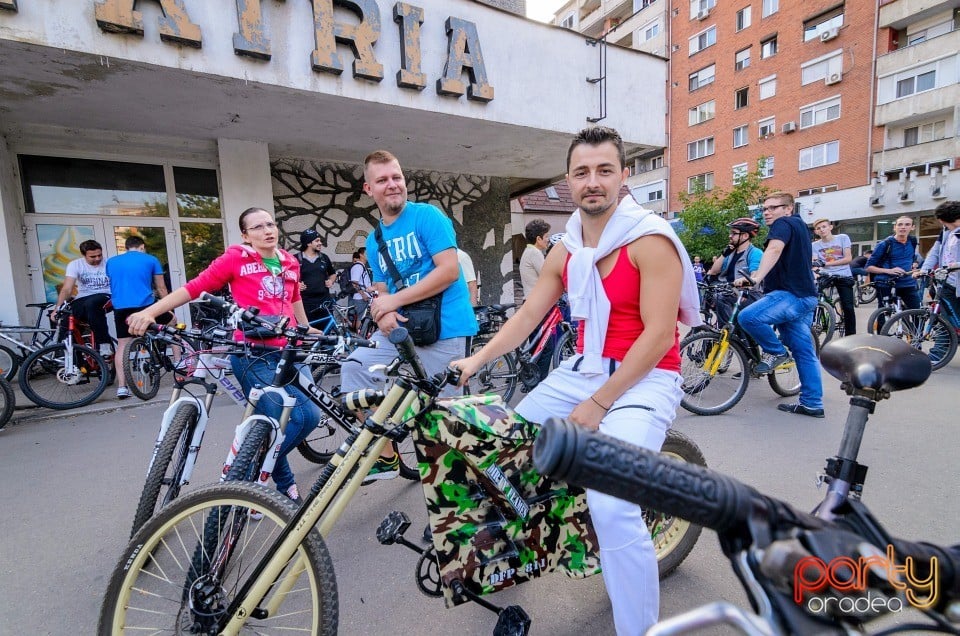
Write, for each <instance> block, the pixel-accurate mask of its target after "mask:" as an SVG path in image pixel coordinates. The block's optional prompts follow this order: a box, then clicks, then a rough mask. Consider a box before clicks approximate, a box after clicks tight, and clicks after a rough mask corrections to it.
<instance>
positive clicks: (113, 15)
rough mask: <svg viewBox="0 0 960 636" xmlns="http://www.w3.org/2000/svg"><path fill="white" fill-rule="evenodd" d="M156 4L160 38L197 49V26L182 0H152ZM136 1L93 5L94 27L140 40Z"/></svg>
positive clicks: (110, 0)
mask: <svg viewBox="0 0 960 636" xmlns="http://www.w3.org/2000/svg"><path fill="white" fill-rule="evenodd" d="M153 1H154V2H159V3H160V9H161V10H162V11H163V16H162V17H161V18H159V22H160V39H161V40H165V41H167V42H176V43H178V44H186V45H187V46H195V47H197V48H200V27H199V26H197V25H196V24H194V23H193V22H191V21H190V16H189V15H187V9H186V7H184V6H183V0H153ZM137 2H138V0H103V2H99V3H97V9H96V16H97V26H99V27H100V28H101V29H102V30H104V31H107V32H114V33H130V34H132V35H139V36H140V37H143V14H142V13H140V12H139V11H135V10H134V8H135V7H136V5H137Z"/></svg>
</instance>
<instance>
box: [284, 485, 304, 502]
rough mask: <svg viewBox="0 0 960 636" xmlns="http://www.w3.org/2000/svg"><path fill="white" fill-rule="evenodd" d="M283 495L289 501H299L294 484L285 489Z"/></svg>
mask: <svg viewBox="0 0 960 636" xmlns="http://www.w3.org/2000/svg"><path fill="white" fill-rule="evenodd" d="M283 494H285V495H286V496H287V498H289V499H290V500H291V501H300V491H299V490H298V489H297V485H296V484H294V485H292V486H290V487H289V488H287V492H285V493H283Z"/></svg>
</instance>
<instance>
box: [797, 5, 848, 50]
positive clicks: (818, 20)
mask: <svg viewBox="0 0 960 636" xmlns="http://www.w3.org/2000/svg"><path fill="white" fill-rule="evenodd" d="M842 26H843V5H840V6H839V7H836V8H833V9H831V10H829V11H827V12H825V13H821V14H820V15H818V16H814V17H812V18H810V19H809V20H804V22H803V41H804V42H809V41H810V40H815V39H817V38H819V37H820V34H821V33H825V32H827V31H829V30H830V29H839V28H840V27H842Z"/></svg>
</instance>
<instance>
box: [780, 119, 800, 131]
mask: <svg viewBox="0 0 960 636" xmlns="http://www.w3.org/2000/svg"><path fill="white" fill-rule="evenodd" d="M796 131H797V123H796V122H793V121H788V122H787V123H785V124H784V125H783V127H782V128H781V129H780V132H782V133H784V134H787V133H792V132H796Z"/></svg>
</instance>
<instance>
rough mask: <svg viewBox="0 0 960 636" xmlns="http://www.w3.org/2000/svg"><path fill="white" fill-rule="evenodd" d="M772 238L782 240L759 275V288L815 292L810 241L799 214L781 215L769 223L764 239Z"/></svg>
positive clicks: (769, 239) (815, 293)
mask: <svg viewBox="0 0 960 636" xmlns="http://www.w3.org/2000/svg"><path fill="white" fill-rule="evenodd" d="M773 239H777V240H779V241H783V251H782V252H781V253H780V258H779V259H778V260H777V262H776V264H775V265H774V266H773V267H772V268H771V269H770V271H769V272H768V273H767V275H766V277H765V278H764V279H763V290H764V291H765V292H771V291H777V290H782V291H786V292H790V293H791V294H793V295H794V296H798V297H800V298H804V297H806V296H816V295H817V286H816V283H814V282H813V269H812V267H811V264H812V263H813V244H812V243H811V242H810V231H809V230H808V229H807V224H806V223H804V222H803V219H801V218H800V217H799V216H782V217H780V218H779V219H777V220H776V221H774V222H773V224H772V225H771V226H770V232H769V233H768V234H767V243H769V242H770V241H771V240H773ZM764 247H766V245H765V246H764Z"/></svg>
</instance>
